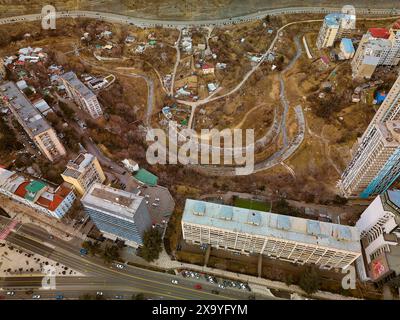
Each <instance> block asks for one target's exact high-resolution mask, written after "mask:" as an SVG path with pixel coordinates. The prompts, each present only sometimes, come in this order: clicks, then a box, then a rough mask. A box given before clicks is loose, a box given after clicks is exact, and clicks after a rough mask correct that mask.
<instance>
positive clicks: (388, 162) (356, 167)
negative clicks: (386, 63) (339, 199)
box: [339, 77, 400, 198]
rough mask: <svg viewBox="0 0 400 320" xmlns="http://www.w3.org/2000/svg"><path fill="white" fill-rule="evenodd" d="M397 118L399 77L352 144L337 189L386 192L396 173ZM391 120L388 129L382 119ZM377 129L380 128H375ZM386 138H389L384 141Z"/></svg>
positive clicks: (352, 193)
mask: <svg viewBox="0 0 400 320" xmlns="http://www.w3.org/2000/svg"><path fill="white" fill-rule="evenodd" d="M399 120H400V77H399V78H398V79H397V80H396V82H395V83H394V85H393V86H392V88H391V90H390V91H389V93H388V95H387V96H386V98H385V100H384V102H383V103H382V105H381V106H380V108H379V109H378V111H377V112H376V114H375V116H374V118H373V119H372V121H371V122H370V124H369V125H368V128H367V129H366V130H365V132H364V134H363V136H362V137H361V138H360V141H359V142H358V143H357V144H356V145H355V146H354V147H353V149H354V150H356V151H355V152H354V154H353V158H352V160H351V161H350V163H349V164H348V166H347V167H346V169H345V170H344V172H343V174H342V176H341V180H340V182H339V188H340V189H341V191H342V193H343V195H344V196H346V197H351V196H362V197H364V198H367V197H369V196H371V195H373V194H378V193H380V192H383V191H386V190H387V189H388V188H389V187H390V185H391V184H392V183H393V181H394V180H395V179H396V178H397V176H398V170H399V169H398V167H399V163H398V156H399V155H398V153H399V151H398V149H397V140H396V139H398V133H397V132H396V131H398V130H397V128H396V127H395V126H394V125H393V122H396V121H399ZM387 121H391V122H392V124H391V125H389V129H390V130H389V132H388V133H385V132H387V131H388V130H386V129H385V127H387V126H386V125H383V124H384V123H385V122H387ZM379 128H381V130H380V129H379ZM387 138H388V139H389V140H390V139H392V141H388V140H387Z"/></svg>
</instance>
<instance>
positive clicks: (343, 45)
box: [340, 38, 356, 60]
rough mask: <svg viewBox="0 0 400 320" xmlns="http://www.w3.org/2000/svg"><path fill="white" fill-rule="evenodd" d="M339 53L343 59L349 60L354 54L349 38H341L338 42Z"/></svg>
mask: <svg viewBox="0 0 400 320" xmlns="http://www.w3.org/2000/svg"><path fill="white" fill-rule="evenodd" d="M340 52H341V54H342V56H343V58H344V59H346V60H347V59H351V58H353V56H354V54H355V52H356V51H355V49H354V46H353V42H352V41H351V39H349V38H343V39H342V41H341V42H340Z"/></svg>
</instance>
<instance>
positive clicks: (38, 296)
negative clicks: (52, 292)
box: [32, 294, 40, 299]
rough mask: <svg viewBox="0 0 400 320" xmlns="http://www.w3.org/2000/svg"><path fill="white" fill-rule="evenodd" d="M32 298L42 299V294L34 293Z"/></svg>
mask: <svg viewBox="0 0 400 320" xmlns="http://www.w3.org/2000/svg"><path fill="white" fill-rule="evenodd" d="M32 299H40V294H34V295H33V296H32Z"/></svg>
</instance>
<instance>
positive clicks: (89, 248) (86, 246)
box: [82, 240, 101, 256]
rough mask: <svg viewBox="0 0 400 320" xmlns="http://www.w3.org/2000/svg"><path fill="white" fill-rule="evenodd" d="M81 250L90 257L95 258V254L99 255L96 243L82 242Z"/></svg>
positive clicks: (98, 247)
mask: <svg viewBox="0 0 400 320" xmlns="http://www.w3.org/2000/svg"><path fill="white" fill-rule="evenodd" d="M82 248H84V249H86V250H87V251H88V252H89V254H90V255H91V256H95V255H96V254H99V253H100V252H101V248H100V242H98V241H95V242H92V241H89V240H87V241H84V242H83V243H82Z"/></svg>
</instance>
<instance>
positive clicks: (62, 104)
mask: <svg viewBox="0 0 400 320" xmlns="http://www.w3.org/2000/svg"><path fill="white" fill-rule="evenodd" d="M58 105H59V106H60V109H61V111H62V112H63V113H64V115H65V117H66V118H67V119H72V118H73V117H74V115H75V111H74V110H73V109H72V108H71V107H69V106H68V105H67V104H66V103H65V102H62V101H60V102H59V103H58Z"/></svg>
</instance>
